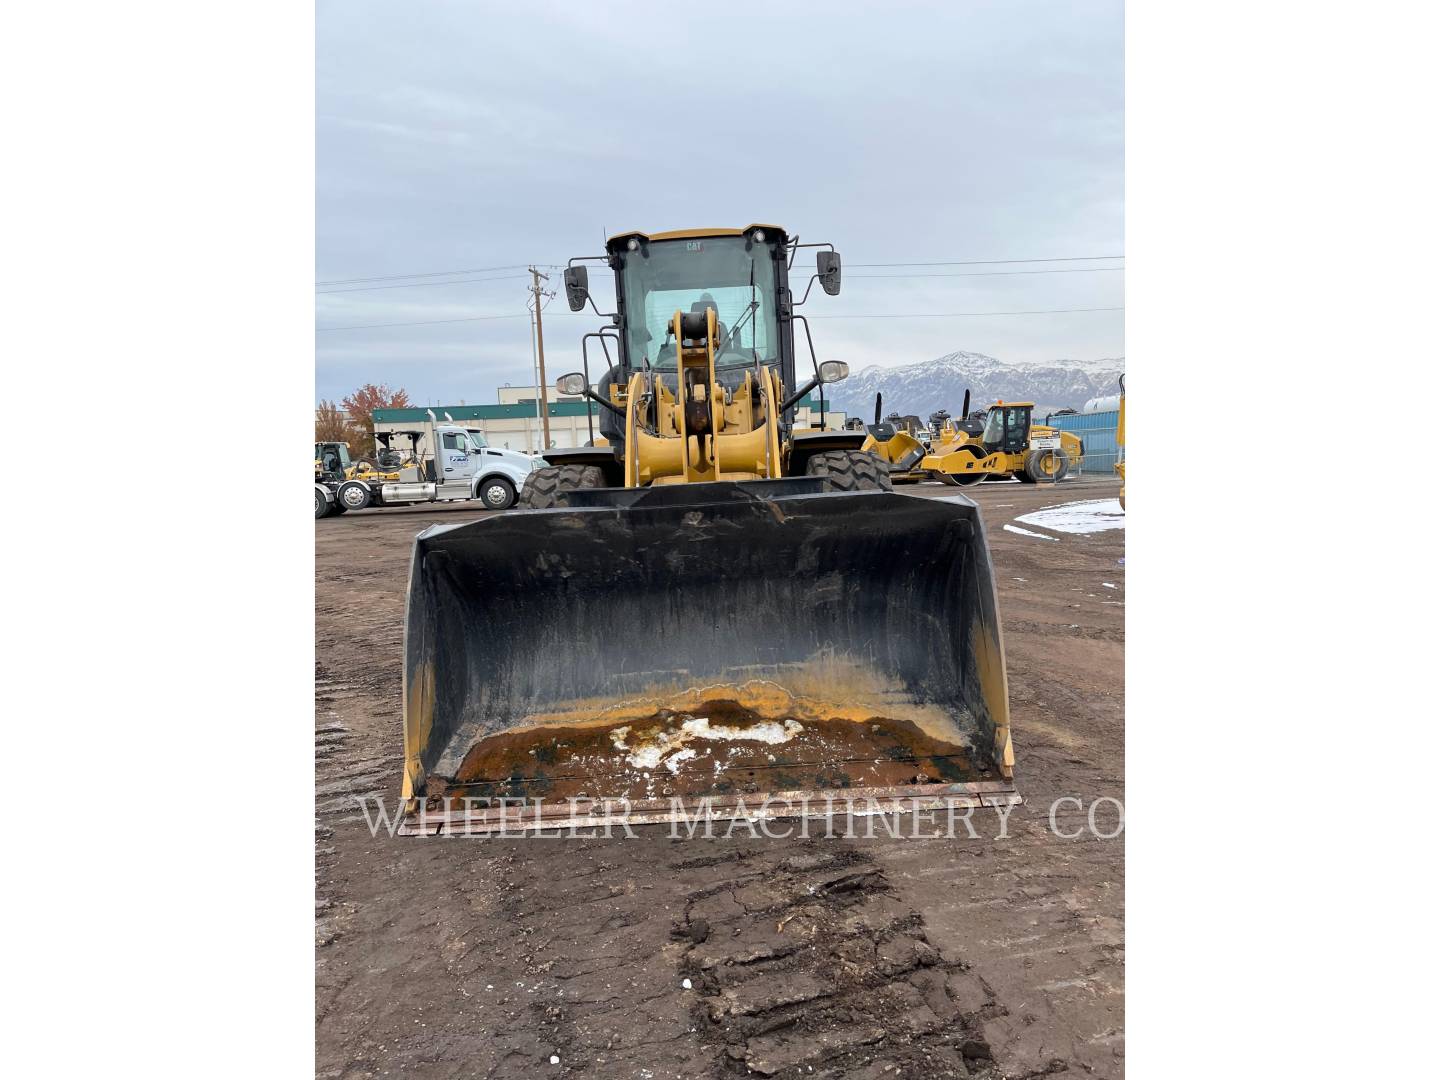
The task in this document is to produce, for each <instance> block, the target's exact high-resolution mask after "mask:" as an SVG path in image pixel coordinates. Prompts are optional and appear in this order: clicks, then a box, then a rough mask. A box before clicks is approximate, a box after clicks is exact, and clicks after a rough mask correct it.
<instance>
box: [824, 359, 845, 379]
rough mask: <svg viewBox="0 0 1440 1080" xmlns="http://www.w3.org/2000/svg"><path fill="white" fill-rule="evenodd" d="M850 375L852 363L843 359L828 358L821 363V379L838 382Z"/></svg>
mask: <svg viewBox="0 0 1440 1080" xmlns="http://www.w3.org/2000/svg"><path fill="white" fill-rule="evenodd" d="M849 377H850V365H849V364H847V363H845V361H843V360H826V361H825V362H824V363H823V364H821V365H820V381H821V382H822V383H836V382H839V381H840V380H841V379H848V378H849Z"/></svg>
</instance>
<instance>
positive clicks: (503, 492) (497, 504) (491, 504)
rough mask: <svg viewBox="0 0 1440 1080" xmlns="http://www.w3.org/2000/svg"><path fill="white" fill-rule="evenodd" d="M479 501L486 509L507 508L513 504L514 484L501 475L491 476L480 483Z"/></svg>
mask: <svg viewBox="0 0 1440 1080" xmlns="http://www.w3.org/2000/svg"><path fill="white" fill-rule="evenodd" d="M480 501H481V502H482V503H484V504H485V509H486V510H509V509H510V507H512V506H514V505H515V485H514V484H512V483H510V481H509V480H506V479H505V478H504V477H503V476H492V477H490V479H488V480H486V481H485V482H483V483H482V484H481V485H480Z"/></svg>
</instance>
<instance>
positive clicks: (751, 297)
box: [621, 236, 780, 371]
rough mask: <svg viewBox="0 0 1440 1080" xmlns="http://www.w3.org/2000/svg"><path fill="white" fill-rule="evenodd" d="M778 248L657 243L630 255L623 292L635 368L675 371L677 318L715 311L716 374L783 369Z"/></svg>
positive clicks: (723, 241) (740, 239)
mask: <svg viewBox="0 0 1440 1080" xmlns="http://www.w3.org/2000/svg"><path fill="white" fill-rule="evenodd" d="M774 246H775V245H774V243H773V242H770V243H757V242H756V241H754V240H751V239H750V238H748V237H744V236H710V237H698V238H696V239H692V240H659V241H655V242H653V243H651V244H648V245H644V246H642V247H641V249H640V250H639V251H627V252H626V253H625V255H624V258H625V267H624V269H623V270H622V271H621V281H622V282H623V287H624V290H625V310H626V324H627V325H626V330H625V332H626V335H627V338H628V342H627V344H628V346H629V355H630V363H631V364H632V365H634V366H635V367H642V366H649V367H651V368H654V369H658V370H661V371H674V370H675V340H674V335H673V334H672V333H671V320H672V319H674V317H675V312H677V311H681V312H691V311H703V310H704V309H705V308H706V307H713V308H714V309H715V316H716V318H717V319H718V320H719V322H720V342H721V349H720V352H719V353H717V354H716V357H715V365H716V367H724V368H735V367H744V366H747V365H753V364H754V363H755V361H756V359H757V358H758V359H759V361H760V362H761V363H762V364H775V363H778V362H779V355H780V346H779V342H780V332H779V326H778V323H777V320H776V313H775V263H774V261H773V253H774Z"/></svg>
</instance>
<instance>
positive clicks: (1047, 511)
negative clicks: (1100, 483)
mask: <svg viewBox="0 0 1440 1080" xmlns="http://www.w3.org/2000/svg"><path fill="white" fill-rule="evenodd" d="M1015 520H1016V521H1021V522H1024V523H1025V524H1026V525H1036V526H1039V527H1040V528H1042V529H1049V530H1050V531H1052V532H1064V533H1095V532H1105V531H1106V530H1107V529H1123V528H1124V527H1125V511H1124V510H1122V509H1121V508H1120V500H1119V499H1086V500H1085V501H1084V502H1072V503H1060V504H1058V505H1056V506H1046V507H1044V508H1042V509H1040V510H1036V511H1035V512H1034V513H1033V514H1021V515H1020V516H1019V517H1017V518H1016V519H1015ZM1005 527H1006V528H1007V529H1008V528H1010V526H1009V525H1006V526H1005ZM1031 535H1034V534H1031Z"/></svg>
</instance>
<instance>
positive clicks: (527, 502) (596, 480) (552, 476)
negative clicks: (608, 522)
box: [516, 465, 605, 510]
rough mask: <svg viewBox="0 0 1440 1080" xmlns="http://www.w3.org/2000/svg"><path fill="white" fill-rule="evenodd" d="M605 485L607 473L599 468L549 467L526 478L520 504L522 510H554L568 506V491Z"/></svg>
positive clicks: (519, 500)
mask: <svg viewBox="0 0 1440 1080" xmlns="http://www.w3.org/2000/svg"><path fill="white" fill-rule="evenodd" d="M604 486H605V470H603V469H601V468H600V467H599V466H598V465H547V466H546V467H545V468H543V469H536V470H535V471H534V472H532V473H531V474H530V475H529V476H527V477H526V478H525V486H524V487H523V488H521V489H520V498H519V499H517V500H516V504H517V505H518V506H519V507H520V509H522V510H550V509H553V508H554V507H557V506H565V505H567V504H566V503H565V502H564V501H563V493H564V492H567V491H578V490H581V489H584V488H603V487H604Z"/></svg>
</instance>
